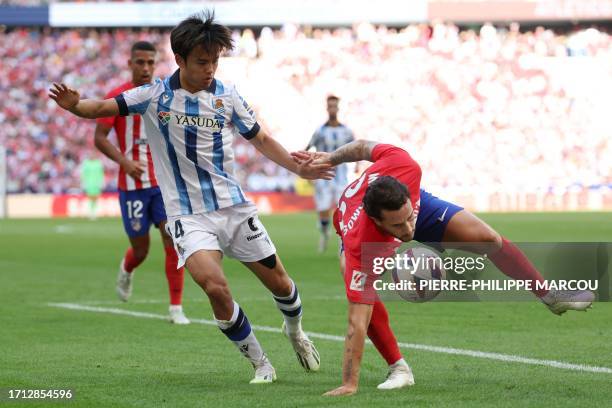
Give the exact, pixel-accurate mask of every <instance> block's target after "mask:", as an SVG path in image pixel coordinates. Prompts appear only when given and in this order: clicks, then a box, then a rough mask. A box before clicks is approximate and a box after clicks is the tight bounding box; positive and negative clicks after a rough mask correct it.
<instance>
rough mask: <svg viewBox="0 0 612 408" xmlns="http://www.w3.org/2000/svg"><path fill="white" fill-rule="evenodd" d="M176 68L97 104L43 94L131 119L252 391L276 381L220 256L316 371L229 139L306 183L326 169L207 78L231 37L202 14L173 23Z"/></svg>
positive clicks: (187, 256) (288, 285)
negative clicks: (266, 294) (250, 277)
mask: <svg viewBox="0 0 612 408" xmlns="http://www.w3.org/2000/svg"><path fill="white" fill-rule="evenodd" d="M170 43H171V47H172V51H173V52H174V55H175V61H176V63H177V64H178V66H179V69H178V70H177V71H176V72H175V73H174V74H173V75H172V76H170V77H169V78H166V79H165V80H163V81H162V80H156V81H155V82H154V83H153V84H152V85H144V86H141V87H138V88H135V89H131V90H129V91H126V92H123V93H122V94H120V95H117V96H116V97H115V98H111V99H106V100H94V99H84V100H80V95H79V93H78V92H77V91H76V90H74V89H70V88H68V87H67V86H66V85H64V84H54V87H53V88H52V89H51V90H50V95H49V96H50V97H51V98H52V99H53V100H55V101H56V102H57V104H58V105H59V106H61V107H62V108H64V109H66V110H68V111H70V112H72V113H74V114H75V115H77V116H80V117H84V118H98V117H106V116H116V115H121V116H128V115H136V114H140V115H142V116H143V118H144V121H145V128H146V130H147V136H148V137H149V145H150V147H151V154H152V157H153V161H154V163H155V166H156V171H157V176H158V178H159V183H160V187H161V190H162V194H163V196H164V203H165V206H166V212H167V213H168V225H167V230H168V231H169V232H171V234H172V238H173V240H174V244H175V248H176V249H177V251H178V253H179V259H180V262H179V265H180V266H182V265H183V264H186V265H187V268H188V269H189V272H190V273H191V276H192V277H193V279H194V280H195V281H196V283H198V285H200V286H201V287H202V289H203V290H204V292H205V293H206V295H207V296H208V299H209V301H210V304H211V306H212V310H213V314H214V316H215V319H216V322H217V325H218V327H219V329H220V330H221V331H222V332H223V334H225V335H226V336H227V338H228V339H229V340H230V341H231V342H233V343H234V345H235V346H236V347H237V348H238V350H239V351H240V352H241V353H242V354H243V355H244V356H245V357H246V358H247V359H248V360H249V361H250V363H251V364H252V365H253V367H254V369H255V377H254V378H253V380H251V383H252V384H267V383H272V382H273V381H275V380H276V372H275V370H274V367H273V366H272V364H271V363H270V360H269V359H268V357H267V356H266V354H265V353H264V351H263V348H262V347H261V345H260V343H259V341H258V340H257V338H256V337H255V334H254V333H253V330H252V329H251V325H250V323H249V319H248V318H247V316H246V314H245V312H244V311H243V309H242V308H241V307H240V306H239V305H238V303H236V302H235V301H234V299H233V298H232V295H231V293H230V290H229V286H228V283H227V279H226V278H225V274H224V272H223V267H222V259H223V255H224V253H226V254H227V255H229V256H231V257H233V258H236V259H238V260H239V261H241V262H242V263H243V264H244V265H245V266H246V267H247V268H249V269H250V270H251V271H252V272H253V273H254V274H255V275H256V276H257V277H258V278H259V280H260V281H261V282H262V283H263V284H264V286H265V287H266V288H268V289H269V290H270V292H272V295H273V299H274V301H275V302H276V305H277V307H278V309H279V310H280V312H281V313H282V315H283V318H284V323H283V332H284V334H285V335H286V336H287V337H288V339H289V341H290V342H291V345H292V346H293V349H294V351H295V353H296V355H297V357H298V361H299V362H300V364H301V365H302V367H304V369H306V370H307V371H317V370H318V369H319V365H320V357H319V353H318V352H317V350H316V348H315V347H314V344H313V343H312V342H311V341H310V339H309V338H308V336H307V335H306V333H305V332H304V331H303V329H302V325H301V321H302V304H301V300H300V296H299V293H298V290H297V287H296V285H295V284H294V282H293V280H291V278H289V276H288V275H287V272H286V271H285V268H284V267H283V265H282V263H281V261H280V258H279V257H278V256H277V255H276V248H275V247H274V244H273V243H272V240H271V239H270V237H269V236H268V233H267V231H266V229H265V227H264V226H263V224H262V223H261V222H260V221H259V219H258V217H257V208H256V207H255V205H254V204H253V203H252V202H250V201H249V200H248V199H247V198H246V196H245V194H244V192H243V190H242V188H241V187H240V185H239V184H238V183H237V182H236V179H235V177H234V175H233V173H234V151H233V149H232V142H233V138H234V136H235V134H236V133H239V134H240V135H242V136H243V137H244V138H245V139H247V140H249V141H250V142H251V143H252V144H253V145H254V146H255V148H257V150H259V151H260V152H261V153H262V154H263V155H264V156H266V157H267V158H269V159H270V160H272V161H274V162H276V163H277V164H279V165H280V166H283V167H285V168H286V169H288V170H290V171H292V172H294V173H296V174H298V175H299V176H301V177H302V178H305V179H316V178H328V179H330V178H332V177H333V172H332V171H331V170H330V169H331V166H330V165H328V164H322V165H313V164H312V161H308V160H306V161H305V162H303V163H300V164H297V163H296V162H295V161H294V160H293V159H292V157H291V155H290V154H289V153H288V152H287V151H286V150H285V149H284V148H283V147H282V146H281V145H280V144H279V143H278V142H277V141H275V140H274V139H273V138H272V137H270V136H269V135H268V134H267V133H266V132H264V131H263V130H261V128H260V126H259V124H258V123H257V120H256V118H255V114H254V112H253V109H252V108H251V107H250V106H249V105H248V103H247V102H246V101H245V100H244V99H243V98H242V96H240V94H239V93H238V91H237V90H236V88H235V87H234V86H233V85H228V84H226V83H223V82H221V81H219V80H217V79H215V72H216V70H217V67H218V63H219V57H220V55H221V54H222V53H223V52H225V51H230V50H231V49H232V48H233V44H232V33H231V31H230V30H229V29H228V28H227V27H225V26H222V25H220V24H217V23H216V22H215V21H214V14H213V13H209V12H206V13H203V15H202V16H193V17H190V18H188V19H186V20H184V21H182V22H181V23H180V24H179V25H178V26H176V27H175V28H174V29H173V30H172V32H171V34H170Z"/></svg>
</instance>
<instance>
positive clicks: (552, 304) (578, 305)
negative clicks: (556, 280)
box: [443, 210, 595, 315]
mask: <svg viewBox="0 0 612 408" xmlns="http://www.w3.org/2000/svg"><path fill="white" fill-rule="evenodd" d="M443 241H445V242H452V243H460V242H467V243H482V245H477V246H476V247H474V248H472V246H470V247H469V248H466V249H468V250H472V252H477V253H482V254H484V253H486V254H487V255H488V257H489V259H490V260H491V261H492V262H493V264H495V266H496V267H497V268H498V269H499V270H500V271H501V272H502V273H504V274H505V275H507V276H509V277H511V278H513V279H520V280H526V281H531V282H532V288H533V289H532V292H533V293H534V295H536V296H537V297H538V298H540V299H541V300H542V302H544V304H546V306H548V308H549V309H550V310H551V311H552V312H553V313H555V314H557V315H560V314H563V313H565V312H566V311H567V310H586V309H587V308H589V307H590V306H591V304H592V303H593V301H594V300H595V295H594V294H593V293H592V292H591V291H588V290H584V291H548V290H546V289H543V288H537V287H536V282H540V283H543V282H544V278H543V277H542V275H541V274H540V272H539V271H538V270H537V269H536V268H535V266H534V265H533V264H532V263H531V261H529V259H528V258H527V257H526V256H525V254H523V252H522V251H521V250H520V249H519V248H518V247H517V246H516V245H514V244H513V243H512V242H511V241H509V240H508V239H506V238H504V237H502V236H501V235H500V234H498V233H497V232H496V231H495V230H493V228H491V227H490V226H488V225H487V224H486V223H485V222H484V221H482V220H481V219H479V218H478V217H476V216H475V215H473V214H471V213H470V212H469V211H467V210H462V211H460V212H458V213H457V214H455V215H454V216H453V217H452V218H451V219H450V221H449V222H448V225H447V227H446V231H445V232H444V237H443ZM453 246H459V247H461V245H453Z"/></svg>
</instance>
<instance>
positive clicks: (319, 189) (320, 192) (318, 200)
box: [315, 180, 334, 253]
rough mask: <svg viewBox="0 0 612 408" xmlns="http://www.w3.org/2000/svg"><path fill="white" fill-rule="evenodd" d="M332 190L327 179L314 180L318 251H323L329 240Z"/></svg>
mask: <svg viewBox="0 0 612 408" xmlns="http://www.w3.org/2000/svg"><path fill="white" fill-rule="evenodd" d="M333 197H334V195H333V192H332V190H331V182H330V181H329V180H316V181H315V208H316V210H317V213H318V224H317V226H318V229H319V233H320V234H321V236H320V238H319V252H320V253H322V252H325V249H326V248H327V242H328V241H329V229H330V223H331V222H330V216H331V214H332V212H331V209H332V208H333Z"/></svg>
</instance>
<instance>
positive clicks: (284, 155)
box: [250, 130, 334, 180]
mask: <svg viewBox="0 0 612 408" xmlns="http://www.w3.org/2000/svg"><path fill="white" fill-rule="evenodd" d="M250 142H251V143H252V144H253V146H255V148H256V149H257V150H259V151H260V152H261V153H262V154H263V155H264V156H266V157H267V158H268V159H270V160H272V161H273V162H274V163H276V164H278V165H279V166H282V167H284V168H286V169H287V170H289V171H291V172H293V173H295V174H297V175H299V176H300V177H303V178H305V179H307V180H315V179H326V180H329V179H331V178H332V177H333V176H334V173H333V171H332V170H331V166H330V165H329V164H313V163H312V161H313V160H312V158H309V159H308V160H306V161H300V162H299V163H298V162H296V161H295V160H294V159H293V157H292V156H291V155H290V154H289V152H288V151H287V150H286V149H285V148H284V147H283V146H282V145H281V144H280V143H278V142H277V141H276V140H274V139H273V138H272V137H270V136H269V135H268V134H267V133H266V132H264V131H263V130H260V131H259V133H257V135H256V136H255V137H254V138H252V139H251V140H250Z"/></svg>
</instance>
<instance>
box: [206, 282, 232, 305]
mask: <svg viewBox="0 0 612 408" xmlns="http://www.w3.org/2000/svg"><path fill="white" fill-rule="evenodd" d="M203 289H204V292H206V295H207V296H208V298H209V299H211V300H214V301H217V302H219V301H222V300H223V299H226V298H229V297H230V291H229V288H228V286H227V282H206V283H204V285H203Z"/></svg>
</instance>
